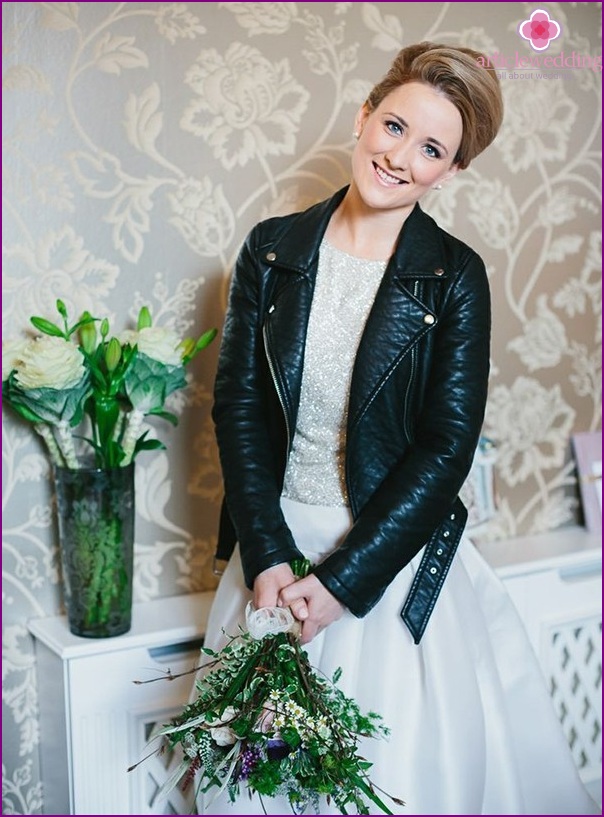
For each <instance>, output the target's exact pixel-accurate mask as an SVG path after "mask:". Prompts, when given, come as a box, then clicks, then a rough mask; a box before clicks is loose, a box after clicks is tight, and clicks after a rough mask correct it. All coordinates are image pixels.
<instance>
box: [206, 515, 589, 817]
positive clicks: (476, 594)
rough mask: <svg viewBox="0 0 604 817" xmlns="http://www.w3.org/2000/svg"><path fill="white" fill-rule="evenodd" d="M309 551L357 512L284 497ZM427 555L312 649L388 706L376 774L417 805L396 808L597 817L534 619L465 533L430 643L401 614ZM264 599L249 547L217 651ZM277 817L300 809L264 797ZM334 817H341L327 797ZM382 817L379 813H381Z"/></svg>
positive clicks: (241, 805)
mask: <svg viewBox="0 0 604 817" xmlns="http://www.w3.org/2000/svg"><path fill="white" fill-rule="evenodd" d="M282 505H283V510H284V513H285V516H286V519H287V522H288V524H289V526H290V528H291V530H292V532H293V535H294V538H295V540H296V543H297V545H298V547H299V548H300V550H302V551H303V552H304V553H305V555H306V556H307V557H308V558H309V559H310V560H311V561H312V562H315V563H316V562H318V561H320V560H321V558H322V557H324V556H325V555H326V554H327V553H329V552H330V551H331V550H332V549H333V547H335V546H337V544H338V543H339V541H341V539H342V538H343V536H344V535H345V533H346V531H347V530H348V528H349V525H350V517H349V511H348V509H347V508H323V507H316V506H308V505H302V504H300V503H297V502H293V501H291V500H287V499H283V500H282ZM420 559H421V553H420V554H419V555H418V556H417V557H416V558H415V559H414V560H413V561H412V562H411V563H410V564H409V565H408V566H407V567H406V568H405V569H404V570H403V571H402V572H401V573H400V574H399V575H398V576H397V578H396V579H395V580H394V581H393V582H392V584H391V585H390V586H389V588H388V590H387V591H386V593H385V594H384V596H383V597H382V599H381V600H380V601H379V603H378V604H377V605H376V606H375V607H374V608H373V610H372V611H371V612H370V613H369V614H368V615H367V616H366V617H365V618H362V619H358V618H355V617H354V616H353V615H352V614H350V613H348V612H347V613H345V614H344V616H343V617H342V618H341V619H340V620H339V621H337V622H335V623H334V624H332V625H331V626H330V627H329V628H327V630H325V631H323V632H322V633H321V634H320V635H319V636H317V638H315V639H314V640H313V642H312V643H311V644H309V645H307V647H306V649H307V651H308V655H309V658H310V662H311V664H312V665H313V666H315V667H317V668H319V669H320V670H321V671H322V672H323V673H324V674H325V675H327V676H328V677H331V676H332V674H333V673H334V671H335V670H336V669H337V668H338V667H341V668H342V676H341V678H340V681H339V686H340V688H341V689H342V690H343V691H344V692H345V693H346V694H347V695H349V696H351V697H353V698H355V699H356V700H357V702H358V703H359V705H360V707H361V711H365V712H367V711H369V710H371V711H375V712H379V713H380V714H381V715H382V716H383V718H384V722H385V724H386V725H387V726H388V727H390V729H391V735H390V737H389V739H388V740H376V739H365V740H364V741H363V743H362V744H361V754H362V755H363V756H364V757H366V758H367V759H368V760H369V761H371V762H372V763H373V767H372V768H371V769H370V771H369V775H370V778H371V780H372V781H373V782H374V783H375V784H377V786H379V787H380V788H381V789H382V790H384V791H385V792H388V793H390V794H392V795H394V796H396V797H399V798H402V799H403V800H404V801H405V806H404V807H401V806H396V805H395V804H393V803H392V802H391V801H390V800H389V799H388V798H386V797H384V798H383V799H384V802H385V803H386V804H387V805H388V806H389V807H390V808H391V810H392V811H393V813H395V814H408V815H411V814H491V815H495V814H595V813H600V810H599V809H598V808H597V806H596V805H595V803H594V802H593V801H592V800H591V798H590V797H589V796H588V795H587V793H586V791H585V789H584V787H583V785H582V783H581V781H580V778H579V776H578V773H577V771H576V769H575V766H574V763H573V760H572V757H571V754H570V750H569V749H568V747H567V744H566V741H565V738H564V736H563V733H562V729H561V727H560V725H559V723H558V721H557V718H556V716H555V712H554V707H553V705H552V702H551V699H550V697H549V694H548V692H547V689H546V686H545V681H544V679H543V676H542V674H541V670H540V668H539V665H538V663H537V660H536V657H535V655H534V652H533V650H532V647H531V645H530V643H529V641H528V638H527V636H526V634H525V631H524V628H523V625H522V623H521V621H520V619H519V617H518V614H517V613H516V610H515V608H514V606H513V604H512V602H511V600H510V598H509V596H508V595H507V593H506V591H505V589H504V587H503V585H502V583H501V582H500V580H499V579H498V578H497V577H496V576H495V574H494V573H493V571H492V570H491V568H490V567H489V566H488V565H487V564H486V562H485V561H484V560H483V558H482V557H481V556H480V554H479V553H478V552H477V551H476V549H475V548H474V546H473V545H472V543H471V542H470V541H469V540H467V539H462V541H461V543H460V546H459V550H458V553H457V555H456V556H455V559H454V560H453V564H452V566H451V570H450V572H449V575H448V577H447V579H446V581H445V583H444V586H443V589H442V591H441V593H440V596H439V598H438V601H437V603H436V606H435V608H434V611H433V613H432V617H431V618H430V621H429V623H428V626H427V628H426V631H425V633H424V635H423V638H422V640H421V642H420V644H419V645H415V644H414V643H413V640H412V638H411V635H410V633H409V632H408V630H407V628H406V626H405V625H404V624H403V621H402V620H401V618H400V615H399V614H400V610H401V608H402V606H403V603H404V601H405V598H406V596H407V592H408V589H409V586H410V585H411V582H412V580H413V576H414V574H415V571H416V570H417V567H418V565H419V562H420ZM250 598H251V594H250V593H249V591H248V590H247V589H246V588H245V584H244V580H243V574H242V569H241V562H240V559H239V555H238V552H237V551H236V552H235V554H234V555H233V557H232V558H231V560H230V562H229V565H228V567H227V570H226V572H225V574H224V576H223V577H222V579H221V582H220V585H219V588H218V591H217V594H216V599H215V602H214V605H213V607H212V611H211V614H210V619H209V622H208V633H207V639H206V645H207V646H208V647H211V648H212V649H219V648H221V647H222V646H223V645H224V643H225V638H224V634H223V629H224V631H226V632H227V633H236V632H237V626H238V624H243V622H244V608H245V605H246V603H247V602H248V601H249V599H250ZM199 801H200V802H198V809H199V813H201V814H234V815H243V814H264V810H263V808H262V805H261V803H260V801H259V800H258V798H257V797H256V798H254V799H249V798H248V796H247V795H245V796H242V797H240V798H239V800H238V801H237V802H236V803H234V804H233V803H230V802H229V800H228V797H227V795H226V794H223V795H221V796H220V797H219V798H217V799H214V800H212V793H211V792H210V793H208V794H207V795H205V796H203V797H200V798H199ZM263 802H264V806H265V808H266V811H267V812H268V813H269V814H288V813H291V810H290V808H289V805H288V803H287V801H286V800H285V799H284V798H274V799H271V798H263ZM323 805H324V808H322V810H321V814H338V813H339V811H338V810H337V809H336V808H334V806H333V804H332V805H331V806H328V805H327V804H326V803H325V804H323ZM371 808H372V811H371V813H376V814H379V813H381V812H379V810H377V808H375V807H374V806H372V807H371Z"/></svg>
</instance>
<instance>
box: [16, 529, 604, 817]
mask: <svg viewBox="0 0 604 817" xmlns="http://www.w3.org/2000/svg"><path fill="white" fill-rule="evenodd" d="M480 551H481V552H482V554H483V556H485V558H486V559H487V561H489V563H490V564H491V565H492V566H493V567H494V569H495V570H496V571H497V573H498V574H499V576H500V578H501V579H502V580H503V582H504V584H505V585H506V587H507V589H508V591H509V593H510V595H511V597H512V599H513V601H514V603H515V604H516V606H517V608H518V611H519V613H520V615H521V617H522V619H523V621H524V623H525V626H526V628H527V632H528V634H529V637H530V639H531V642H532V644H533V646H534V648H535V651H536V653H537V656H538V658H539V661H540V663H541V667H542V669H543V672H544V675H545V677H546V680H547V682H548V684H549V686H550V690H551V693H552V703H553V706H554V707H555V709H556V711H557V713H558V716H559V718H560V721H561V723H562V727H563V729H564V732H565V734H566V737H567V740H568V742H569V744H570V746H571V749H572V753H573V757H574V758H575V762H576V764H577V766H578V768H579V770H580V772H581V775H582V777H583V780H584V782H585V783H586V784H587V785H588V787H589V788H590V790H591V792H592V795H593V796H595V797H597V798H599V796H600V794H599V791H600V781H601V776H602V771H601V770H602V765H601V764H602V760H601V759H602V748H601V747H602V734H601V724H602V712H601V677H602V655H601V637H600V634H601V626H602V613H601V598H602V596H601V587H602V580H601V576H602V572H601V565H602V551H601V543H600V539H599V537H596V536H594V535H590V534H588V533H587V531H585V529H583V528H568V529H562V530H558V531H555V532H552V533H548V534H543V535H540V536H534V537H522V538H519V539H513V540H508V541H506V542H498V543H494V544H490V545H482V546H481V547H480ZM211 601H212V593H196V594H190V595H186V596H176V597H172V598H164V599H158V600H156V601H152V602H146V603H144V604H137V605H135V606H134V611H133V626H132V630H131V631H130V632H129V633H127V634H125V635H122V636H118V637H117V638H111V639H84V638H79V637H77V636H74V635H71V633H70V632H69V629H68V626H67V622H66V620H65V618H64V617H63V616H57V617H53V618H43V619H36V620H33V621H31V622H30V630H31V632H32V633H33V635H34V636H35V638H36V654H37V672H38V675H39V678H40V681H41V683H40V684H39V689H40V690H41V695H40V728H41V763H42V770H41V772H42V780H43V783H44V813H45V814H141V815H142V814H188V813H190V812H191V808H192V807H191V802H190V798H191V792H190V791H189V792H188V793H187V794H186V795H183V793H182V792H181V791H180V790H179V789H174V790H173V791H172V792H171V793H170V794H169V795H168V797H158V792H159V789H160V787H161V785H162V783H163V782H164V780H165V779H166V777H167V774H168V769H169V767H170V766H171V765H172V764H173V763H175V762H177V758H174V757H171V756H170V755H169V754H168V753H166V754H163V755H161V756H159V757H157V756H153V757H150V758H149V759H147V760H146V761H145V762H144V763H142V764H141V765H140V766H138V767H137V768H136V769H135V770H133V771H131V772H128V771H127V769H128V767H129V766H131V765H133V764H135V763H137V762H138V761H140V760H142V759H143V758H144V757H145V756H146V755H148V754H149V753H150V752H152V751H153V750H154V749H155V748H157V745H158V744H157V743H156V742H152V743H151V745H147V742H148V740H149V737H150V736H151V734H152V732H153V729H154V728H155V727H156V726H158V725H161V724H163V723H166V722H167V721H169V719H170V717H171V716H172V715H173V714H175V713H177V712H179V711H180V710H181V709H182V706H183V704H184V702H185V701H186V700H187V698H188V696H189V694H190V690H191V686H192V682H193V676H192V674H188V675H184V676H181V677H180V678H176V679H175V680H172V681H168V680H165V679H162V680H155V681H152V682H151V683H144V684H136V683H134V682H135V681H148V680H150V679H153V678H161V676H162V675H166V674H167V673H168V672H171V673H172V674H174V675H177V674H178V673H182V672H186V671H187V670H190V669H191V668H193V667H195V666H197V665H198V663H199V660H200V654H199V647H200V646H201V644H202V641H203V635H204V631H205V625H206V621H207V616H208V612H209V609H210V605H211Z"/></svg>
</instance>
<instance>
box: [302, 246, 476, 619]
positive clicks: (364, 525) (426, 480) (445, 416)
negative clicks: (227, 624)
mask: <svg viewBox="0 0 604 817" xmlns="http://www.w3.org/2000/svg"><path fill="white" fill-rule="evenodd" d="M464 260H465V263H460V266H461V269H460V270H459V271H458V273H457V276H456V278H455V280H454V281H453V283H452V285H451V288H450V289H449V291H448V295H447V297H446V298H445V302H444V303H443V304H442V308H441V309H440V311H439V314H438V316H437V322H436V324H435V325H434V326H433V328H432V332H433V336H432V341H433V342H432V345H431V350H430V351H426V350H425V349H423V347H422V349H420V350H419V354H420V355H422V354H424V353H426V354H428V355H429V356H430V359H429V360H428V361H426V360H422V362H421V363H420V365H421V366H427V374H426V378H425V381H424V382H425V385H424V386H423V390H424V391H423V395H422V402H421V405H422V408H421V412H420V414H419V416H418V417H417V418H416V421H415V426H414V428H413V429H412V441H411V444H410V445H409V447H408V449H407V451H406V452H405V454H404V455H403V457H402V458H401V459H400V460H399V461H398V462H397V463H396V465H395V466H394V467H393V468H392V469H391V470H390V472H389V473H388V474H387V476H386V477H385V479H384V480H383V481H382V483H381V484H380V485H379V487H378V488H377V489H376V490H375V491H374V493H373V494H372V495H371V497H370V498H369V500H368V501H367V502H366V504H365V505H364V506H363V507H362V509H361V511H360V513H359V515H358V518H357V519H356V520H355V523H354V525H353V527H352V528H351V530H350V532H349V534H348V535H347V537H346V539H345V540H344V541H343V543H342V544H341V545H340V547H339V548H338V549H337V550H336V551H335V552H334V553H333V554H332V555H330V556H329V557H328V558H327V559H326V560H325V561H324V562H323V563H321V564H320V565H319V566H317V567H316V568H315V573H316V575H317V577H318V578H319V579H320V581H321V582H322V583H323V584H324V585H325V586H326V587H327V588H328V589H329V590H330V591H331V593H332V594H333V595H334V596H336V598H338V599H339V600H340V601H341V602H342V603H343V604H345V605H346V607H348V608H349V609H350V610H351V612H352V613H354V614H355V615H357V616H363V615H365V614H366V613H368V612H369V610H371V608H372V607H373V606H374V605H375V604H376V602H377V601H378V600H379V598H380V597H381V596H382V595H383V593H384V591H385V589H386V587H387V586H388V585H389V584H390V582H391V581H392V580H393V579H394V577H395V576H396V575H397V574H398V573H399V571H400V570H402V569H403V568H404V567H405V565H407V564H408V563H409V562H410V561H411V559H413V558H414V556H416V555H417V553H418V552H419V551H420V550H421V548H422V547H423V546H424V545H425V544H426V543H427V542H428V540H429V539H430V538H431V536H432V535H433V534H434V531H435V530H436V529H437V528H438V527H439V525H440V524H441V523H443V521H444V520H445V517H446V515H447V514H448V513H450V510H451V506H452V505H453V502H454V501H455V498H456V497H457V495H458V492H459V490H460V489H461V486H462V485H463V482H464V480H465V479H466V477H467V475H468V473H469V470H470V467H471V465H472V460H473V456H474V451H475V449H476V445H477V443H478V439H479V434H480V429H481V426H482V422H483V419H484V411H485V406H486V398H487V387H488V373H489V344H490V325H491V316H490V298H489V286H488V280H487V276H486V271H485V269H484V264H483V262H482V260H481V259H480V258H479V256H477V255H476V254H475V253H474V252H473V251H471V250H469V249H468V252H467V253H466V257H465V259H464ZM401 413H402V409H401Z"/></svg>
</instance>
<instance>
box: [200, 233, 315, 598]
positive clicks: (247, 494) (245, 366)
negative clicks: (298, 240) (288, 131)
mask: <svg viewBox="0 0 604 817" xmlns="http://www.w3.org/2000/svg"><path fill="white" fill-rule="evenodd" d="M259 233H260V231H259V228H258V227H256V228H255V229H254V230H252V232H251V233H250V235H249V236H248V238H247V240H246V241H245V243H244V245H243V247H242V249H241V252H240V253H239V257H238V259H237V263H236V265H235V269H234V273H233V278H232V281H231V286H230V290H229V301H228V305H227V312H226V317H225V325H224V331H223V337H222V341H221V347H220V354H219V360H218V370H217V374H216V381H215V387H214V405H213V409H212V417H213V420H214V423H215V427H216V439H217V443H218V450H219V455H220V463H221V467H222V474H223V479H224V488H225V500H226V504H227V508H228V511H229V515H230V517H231V520H232V522H233V526H234V529H235V532H236V534H237V539H238V541H239V548H240V553H241V560H242V565H243V570H244V575H245V580H246V584H247V585H248V587H249V588H250V589H251V587H252V585H253V581H254V578H255V577H256V575H257V574H258V573H260V572H261V571H262V570H265V569H267V568H269V567H272V566H274V565H276V564H280V563H282V562H289V561H291V560H293V559H300V558H303V557H302V554H301V553H300V551H299V550H298V549H297V548H296V546H295V543H294V540H293V537H292V534H291V532H290V530H289V528H288V527H287V524H286V522H285V519H284V517H283V513H282V512H281V507H280V494H281V486H280V484H279V482H278V478H277V476H276V475H277V474H278V473H279V469H278V468H277V467H276V464H275V458H276V457H278V456H279V452H278V451H276V450H275V445H274V440H273V439H272V438H271V434H270V430H269V428H268V425H269V418H268V414H267V406H266V401H267V381H266V376H265V372H266V361H265V352H264V346H263V339H262V316H263V314H264V301H263V298H264V287H263V286H262V274H263V271H262V269H261V265H260V263H259V262H258V260H257V259H258V257H259V253H258V252H257V250H256V249H255V244H256V243H257V242H258V241H259ZM281 470H282V469H281Z"/></svg>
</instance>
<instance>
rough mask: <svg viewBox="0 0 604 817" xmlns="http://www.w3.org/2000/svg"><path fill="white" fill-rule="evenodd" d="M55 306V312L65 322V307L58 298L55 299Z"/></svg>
mask: <svg viewBox="0 0 604 817" xmlns="http://www.w3.org/2000/svg"><path fill="white" fill-rule="evenodd" d="M56 306H57V312H58V313H59V315H60V316H61V317H62V318H64V319H65V320H67V307H66V306H65V304H64V302H63V301H62V300H61V299H60V298H57V304H56Z"/></svg>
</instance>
